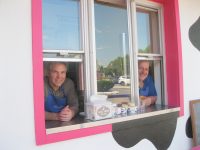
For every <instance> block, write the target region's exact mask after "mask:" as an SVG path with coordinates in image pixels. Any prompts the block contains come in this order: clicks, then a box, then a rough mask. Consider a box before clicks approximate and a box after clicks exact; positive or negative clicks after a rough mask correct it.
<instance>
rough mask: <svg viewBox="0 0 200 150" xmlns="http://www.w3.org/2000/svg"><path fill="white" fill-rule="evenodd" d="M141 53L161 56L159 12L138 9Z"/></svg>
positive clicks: (139, 47)
mask: <svg viewBox="0 0 200 150" xmlns="http://www.w3.org/2000/svg"><path fill="white" fill-rule="evenodd" d="M136 15H137V38H138V52H139V53H151V54H152V53H153V54H159V53H160V50H159V32H158V29H159V28H158V12H157V11H148V10H142V9H137V13H136Z"/></svg>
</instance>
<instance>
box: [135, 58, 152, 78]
mask: <svg viewBox="0 0 200 150" xmlns="http://www.w3.org/2000/svg"><path fill="white" fill-rule="evenodd" d="M149 65H150V64H149V61H147V60H140V61H139V62H138V74H139V80H140V81H144V80H145V79H146V78H147V76H148V74H149Z"/></svg>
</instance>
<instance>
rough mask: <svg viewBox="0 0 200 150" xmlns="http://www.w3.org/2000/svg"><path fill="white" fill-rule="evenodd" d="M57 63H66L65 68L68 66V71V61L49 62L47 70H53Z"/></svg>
mask: <svg viewBox="0 0 200 150" xmlns="http://www.w3.org/2000/svg"><path fill="white" fill-rule="evenodd" d="M56 64H62V65H64V66H65V68H66V71H67V64H66V63H64V62H49V63H48V67H47V72H48V73H49V72H50V71H51V70H52V68H53V66H54V65H56Z"/></svg>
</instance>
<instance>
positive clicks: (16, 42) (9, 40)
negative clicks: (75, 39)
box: [0, 0, 200, 150]
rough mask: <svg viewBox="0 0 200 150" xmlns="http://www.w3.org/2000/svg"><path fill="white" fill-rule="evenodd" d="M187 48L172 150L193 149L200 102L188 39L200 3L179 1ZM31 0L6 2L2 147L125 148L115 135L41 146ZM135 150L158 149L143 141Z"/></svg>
mask: <svg viewBox="0 0 200 150" xmlns="http://www.w3.org/2000/svg"><path fill="white" fill-rule="evenodd" d="M179 1H180V2H179V3H180V19H181V35H182V50H183V52H182V53H183V65H184V66H183V78H184V98H185V100H184V105H185V106H184V107H185V115H184V116H183V117H180V118H179V119H178V124H177V129H176V133H175V136H174V139H173V141H172V144H171V146H170V148H169V149H170V150H178V149H181V150H189V149H190V147H191V146H192V141H191V139H189V138H187V137H186V134H185V124H186V120H187V118H188V116H189V105H188V104H189V100H192V99H197V98H200V92H199V85H200V78H199V77H200V69H199V65H200V52H199V51H198V50H197V49H196V48H195V47H193V45H192V44H191V43H190V41H189V38H188V30H189V27H190V26H191V25H192V24H193V23H194V22H195V21H196V20H197V19H198V17H199V16H200V9H199V6H200V1H199V0H179ZM31 47H32V43H31V0H0V84H1V86H0V103H1V104H0V120H1V121H0V149H1V150H35V149H37V150H66V149H73V150H80V149H82V150H86V149H87V150H94V149H95V150H102V149H106V150H107V149H109V150H123V149H125V148H122V147H121V146H119V145H118V144H117V143H116V142H115V140H114V139H113V137H112V134H111V133H105V134H99V135H94V136H89V137H84V138H79V139H73V140H68V141H63V142H57V143H52V144H47V145H43V146H36V144H35V131H34V110H33V83H32V48H31ZM130 149H133V150H145V149H146V150H151V149H152V150H153V149H155V147H154V146H153V145H152V143H151V142H150V141H148V140H145V139H144V140H142V141H141V142H140V143H138V144H137V145H136V146H135V147H132V148H130Z"/></svg>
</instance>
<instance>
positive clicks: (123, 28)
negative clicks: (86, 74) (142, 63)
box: [94, 2, 131, 97]
mask: <svg viewBox="0 0 200 150" xmlns="http://www.w3.org/2000/svg"><path fill="white" fill-rule="evenodd" d="M94 10H95V38H96V65H97V70H96V73H97V89H98V92H99V93H101V92H103V93H104V94H105V93H107V94H108V95H109V96H110V97H117V96H120V97H121V96H123V97H129V96H130V80H131V79H130V61H129V60H130V59H129V58H130V53H129V43H128V25H127V22H128V21H127V9H126V7H125V5H124V3H122V4H121V5H120V3H118V5H117V6H116V5H114V4H113V5H112V3H111V4H108V5H106V4H105V3H97V2H96V3H95V6H94Z"/></svg>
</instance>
